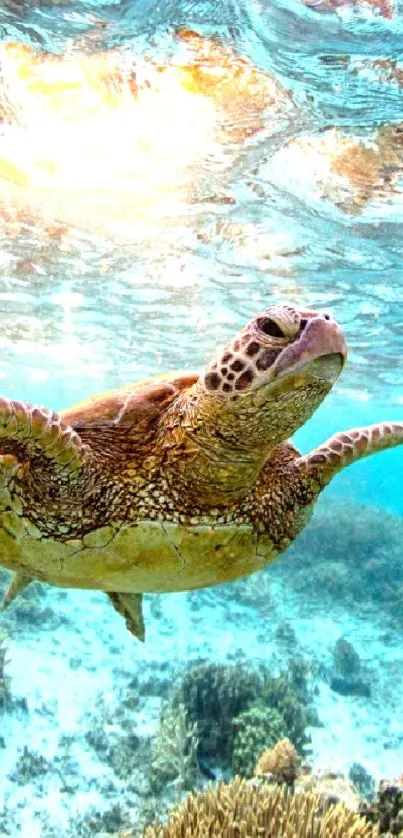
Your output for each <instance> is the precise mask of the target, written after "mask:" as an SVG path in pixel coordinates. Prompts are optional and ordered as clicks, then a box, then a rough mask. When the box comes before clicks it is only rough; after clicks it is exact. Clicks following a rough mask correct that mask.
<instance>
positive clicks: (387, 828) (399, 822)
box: [359, 778, 403, 838]
mask: <svg viewBox="0 0 403 838" xmlns="http://www.w3.org/2000/svg"><path fill="white" fill-rule="evenodd" d="M359 812H360V815H363V816H365V818H366V819H367V820H368V821H369V822H370V823H372V824H378V825H379V834H380V835H387V836H392V835H393V836H396V835H397V836H400V838H401V836H403V778H399V779H398V780H396V781H395V782H394V783H390V782H387V781H384V782H382V783H380V785H379V789H378V791H377V793H376V795H375V798H374V800H373V801H372V803H367V802H362V803H361V805H360V807H359Z"/></svg>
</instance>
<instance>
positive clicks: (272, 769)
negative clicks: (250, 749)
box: [253, 738, 299, 786]
mask: <svg viewBox="0 0 403 838" xmlns="http://www.w3.org/2000/svg"><path fill="white" fill-rule="evenodd" d="M253 773H254V775H255V776H258V775H259V774H270V775H272V776H273V779H274V780H275V781H277V782H280V783H287V785H291V786H292V785H293V783H294V781H295V780H296V778H297V777H298V774H299V759H298V754H297V751H296V749H295V748H294V745H293V744H292V742H290V740H289V739H287V738H285V739H280V741H279V742H277V743H276V744H275V746H274V748H272V749H266V750H264V751H263V753H261V754H260V757H259V759H258V761H257V763H256V765H255V768H254V772H253Z"/></svg>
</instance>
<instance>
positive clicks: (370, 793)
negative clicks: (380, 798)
mask: <svg viewBox="0 0 403 838" xmlns="http://www.w3.org/2000/svg"><path fill="white" fill-rule="evenodd" d="M348 777H349V779H350V780H351V782H352V783H354V785H355V787H356V789H357V791H358V793H359V794H360V795H361V797H365V798H367V799H368V800H372V798H373V797H374V794H375V780H374V778H373V777H372V776H371V774H370V773H369V772H368V771H367V769H366V768H365V767H364V766H363V765H361V763H360V762H353V763H352V765H351V766H350V770H349V772H348Z"/></svg>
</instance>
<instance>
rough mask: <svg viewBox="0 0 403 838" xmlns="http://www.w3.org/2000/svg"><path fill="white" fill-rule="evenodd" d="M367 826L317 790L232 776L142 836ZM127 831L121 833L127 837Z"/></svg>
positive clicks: (247, 837) (228, 836) (320, 832)
mask: <svg viewBox="0 0 403 838" xmlns="http://www.w3.org/2000/svg"><path fill="white" fill-rule="evenodd" d="M373 834H374V833H373V829H372V826H371V825H370V824H368V823H367V822H366V821H365V820H364V819H363V818H361V817H360V816H359V815H357V814H356V813H355V812H351V811H349V810H348V809H347V808H346V807H345V806H344V805H343V804H342V803H339V804H337V805H336V806H334V805H328V804H326V803H324V801H323V799H321V797H319V796H317V795H313V794H309V793H300V794H295V795H292V794H290V793H289V792H285V791H284V790H283V789H282V788H276V787H273V786H270V785H267V783H264V782H259V781H246V780H241V779H240V778H239V777H236V778H235V780H233V781H232V782H231V783H229V784H228V785H227V784H225V783H222V782H221V783H218V785H217V786H215V787H211V786H210V787H209V788H207V789H206V790H204V791H202V792H199V793H198V794H196V795H195V794H191V795H189V796H188V797H187V798H186V800H185V802H184V803H183V805H181V806H176V807H175V808H174V809H173V810H172V811H171V813H170V815H169V817H168V822H167V824H166V825H160V824H154V825H152V826H149V827H147V828H146V830H145V832H144V838H182V836H192V838H207V836H220V838H255V836H257V835H259V836H262V838H285V836H287V838H347V836H348V838H371V836H372V835H373ZM131 835H132V836H134V833H127V834H126V836H125V835H123V836H122V838H130V836H131Z"/></svg>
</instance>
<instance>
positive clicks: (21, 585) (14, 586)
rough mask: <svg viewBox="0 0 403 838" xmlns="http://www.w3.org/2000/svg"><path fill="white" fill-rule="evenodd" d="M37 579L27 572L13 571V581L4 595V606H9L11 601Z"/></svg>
mask: <svg viewBox="0 0 403 838" xmlns="http://www.w3.org/2000/svg"><path fill="white" fill-rule="evenodd" d="M34 581H35V580H34V579H33V578H32V576H27V575H26V574H25V573H13V575H12V579H11V582H10V584H9V586H8V588H7V590H6V593H5V594H4V597H3V602H2V607H3V608H7V607H8V606H9V605H10V602H12V601H13V599H15V598H16V597H17V596H18V594H20V593H21V592H22V591H24V590H25V588H26V587H28V585H30V583H31V582H34Z"/></svg>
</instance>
